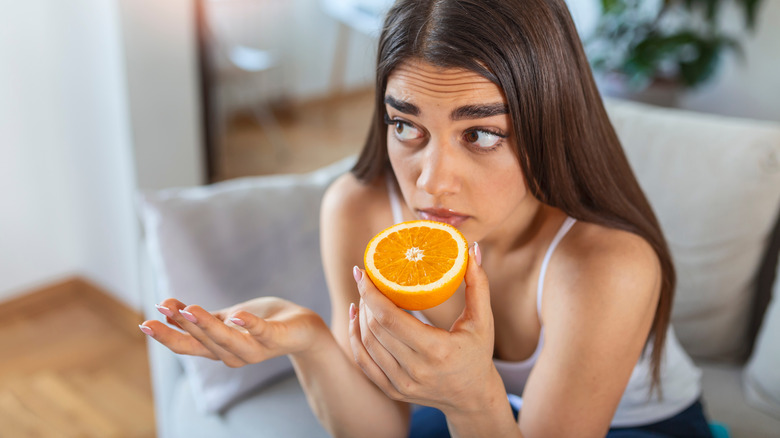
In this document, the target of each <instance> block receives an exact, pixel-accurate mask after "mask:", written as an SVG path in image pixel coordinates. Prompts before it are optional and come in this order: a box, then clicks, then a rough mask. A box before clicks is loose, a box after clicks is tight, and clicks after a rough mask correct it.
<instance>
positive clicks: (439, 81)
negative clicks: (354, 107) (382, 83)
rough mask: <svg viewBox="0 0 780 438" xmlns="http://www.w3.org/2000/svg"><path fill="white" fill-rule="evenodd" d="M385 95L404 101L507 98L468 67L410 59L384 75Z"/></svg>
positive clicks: (467, 100) (488, 101)
mask: <svg viewBox="0 0 780 438" xmlns="http://www.w3.org/2000/svg"><path fill="white" fill-rule="evenodd" d="M385 95H390V96H393V97H394V98H396V99H400V100H404V101H407V102H417V101H422V100H428V99H436V100H441V101H447V102H472V103H476V102H479V103H495V102H506V99H505V98H504V93H503V92H502V91H501V88H499V87H498V85H496V84H494V83H493V82H490V81H489V80H488V79H486V78H485V77H484V76H481V75H479V74H477V73H475V72H473V71H471V70H465V69H460V68H441V67H437V66H435V65H432V64H429V63H426V62H423V61H418V60H411V61H405V62H403V63H401V64H400V65H399V66H398V67H396V68H395V69H394V70H393V71H392V72H391V73H390V75H389V76H388V77H387V88H386V91H385Z"/></svg>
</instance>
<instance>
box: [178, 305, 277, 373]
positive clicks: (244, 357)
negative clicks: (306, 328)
mask: <svg viewBox="0 0 780 438" xmlns="http://www.w3.org/2000/svg"><path fill="white" fill-rule="evenodd" d="M187 311H189V312H190V313H191V314H192V315H193V316H195V317H196V318H197V323H196V325H197V326H198V328H200V330H201V331H202V332H203V334H204V335H205V336H207V337H208V338H209V339H210V340H211V341H212V342H214V344H216V345H217V346H219V347H220V348H221V349H222V350H224V352H225V353H226V354H225V355H224V356H222V355H221V356H220V357H221V358H222V359H223V361H225V363H226V364H228V365H233V364H231V363H229V362H228V361H232V360H233V357H236V358H238V359H240V360H241V361H242V362H243V363H238V362H236V363H235V365H237V366H240V365H245V364H247V363H251V362H261V361H263V360H266V359H268V358H269V357H270V354H269V349H268V348H265V347H264V346H262V345H260V344H259V343H258V342H257V340H256V339H255V338H254V336H253V335H252V334H251V333H250V332H249V330H247V329H246V328H244V327H242V326H241V324H242V323H243V324H246V322H245V320H247V319H249V320H250V321H251V324H252V326H253V327H254V328H255V329H256V330H259V329H258V327H259V326H260V323H258V321H257V320H259V318H254V319H250V318H249V316H251V314H250V313H248V312H242V313H243V314H244V315H242V316H243V317H244V319H240V318H237V317H234V318H232V321H231V318H228V319H227V321H222V320H221V319H220V318H218V317H216V316H214V315H212V314H211V313H209V312H207V311H205V310H203V309H202V308H201V307H200V306H189V307H187ZM228 324H229V325H228Z"/></svg>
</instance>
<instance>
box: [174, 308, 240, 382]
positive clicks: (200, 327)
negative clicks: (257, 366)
mask: <svg viewBox="0 0 780 438" xmlns="http://www.w3.org/2000/svg"><path fill="white" fill-rule="evenodd" d="M171 318H173V320H174V321H176V323H177V324H179V326H180V327H181V328H182V329H183V330H185V331H187V332H188V333H189V334H191V335H192V336H193V337H194V338H195V339H197V340H198V341H200V343H201V344H203V345H204V346H205V347H206V348H208V349H209V350H210V351H211V352H212V353H214V355H215V356H217V357H218V358H219V360H221V361H222V362H224V363H225V365H227V366H229V367H238V366H243V365H246V362H245V361H244V360H243V359H241V358H239V357H238V356H236V355H235V354H234V353H233V352H231V351H228V350H227V349H225V348H224V347H222V346H221V345H219V344H218V343H217V342H216V341H215V340H214V339H213V338H212V337H211V336H210V335H209V334H207V333H206V332H205V331H204V327H206V326H209V327H212V326H213V324H221V325H224V324H223V323H222V321H220V320H219V319H217V318H215V317H214V316H213V315H211V314H210V313H209V312H207V311H205V310H204V309H203V308H202V307H200V306H187V307H185V308H183V309H179V310H178V311H177V312H174V313H173V316H172V317H171Z"/></svg>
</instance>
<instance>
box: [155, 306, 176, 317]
mask: <svg viewBox="0 0 780 438" xmlns="http://www.w3.org/2000/svg"><path fill="white" fill-rule="evenodd" d="M154 307H156V308H157V310H159V311H160V313H162V314H163V315H165V316H173V312H171V309H169V308H167V307H165V306H161V305H159V304H155V305H154Z"/></svg>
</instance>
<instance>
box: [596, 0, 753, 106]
mask: <svg viewBox="0 0 780 438" xmlns="http://www.w3.org/2000/svg"><path fill="white" fill-rule="evenodd" d="M759 2H760V0H601V8H602V13H601V16H600V17H599V20H598V22H597V24H596V28H595V30H594V32H593V34H592V35H590V36H589V37H588V38H586V40H585V48H586V51H587V53H588V57H589V59H590V62H591V64H592V67H593V70H594V71H595V72H596V74H597V75H600V76H601V77H602V78H603V77H608V76H612V77H613V79H614V78H615V77H618V78H619V79H620V81H621V82H622V83H623V84H625V86H626V87H627V88H628V89H630V90H632V91H635V92H636V91H641V90H644V89H646V88H648V87H650V86H651V85H658V86H662V87H664V86H665V87H669V86H672V87H677V88H683V89H684V88H691V87H696V86H698V85H700V84H702V83H705V82H706V81H707V80H708V79H710V78H711V77H712V76H713V73H714V72H715V71H716V69H717V67H718V65H719V63H720V60H721V58H722V55H723V54H724V53H725V52H726V51H729V50H733V51H735V52H736V53H737V54H738V55H739V54H741V45H740V42H739V40H738V39H737V38H736V37H735V36H734V35H733V33H734V32H733V31H732V32H729V31H727V30H726V26H724V25H723V20H721V9H722V8H723V7H724V6H726V3H732V4H734V5H736V6H738V7H739V9H741V11H742V13H743V15H744V21H743V25H744V28H743V29H742V30H744V29H747V30H753V28H754V26H755V18H756V11H757V9H758V5H759ZM732 27H733V26H732Z"/></svg>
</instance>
